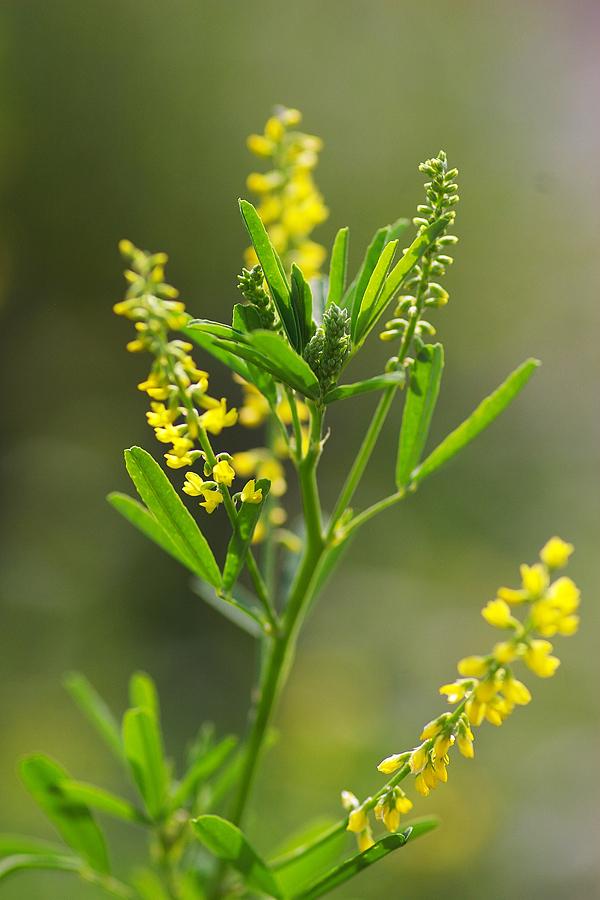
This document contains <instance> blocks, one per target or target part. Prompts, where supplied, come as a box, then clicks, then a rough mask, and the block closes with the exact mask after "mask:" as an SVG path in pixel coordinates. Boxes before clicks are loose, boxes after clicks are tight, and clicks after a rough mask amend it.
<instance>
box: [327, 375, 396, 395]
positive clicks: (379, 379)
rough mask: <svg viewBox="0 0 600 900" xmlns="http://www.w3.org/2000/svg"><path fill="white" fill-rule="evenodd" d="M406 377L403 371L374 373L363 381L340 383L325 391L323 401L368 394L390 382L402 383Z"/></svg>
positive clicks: (386, 385) (379, 389) (381, 388)
mask: <svg viewBox="0 0 600 900" xmlns="http://www.w3.org/2000/svg"><path fill="white" fill-rule="evenodd" d="M405 379H406V375H405V374H404V371H402V370H400V371H399V372H386V373H385V374H384V375H375V376H374V377H373V378H366V379H365V380H364V381H356V382H355V383H354V384H340V385H338V387H335V388H332V389H331V390H330V391H327V393H326V394H325V397H324V398H323V399H324V401H325V403H334V402H335V401H336V400H346V399H348V397H357V396H358V395H359V394H369V393H371V391H381V390H383V389H384V388H386V387H389V386H390V385H391V384H398V385H400V384H403V382H404V381H405Z"/></svg>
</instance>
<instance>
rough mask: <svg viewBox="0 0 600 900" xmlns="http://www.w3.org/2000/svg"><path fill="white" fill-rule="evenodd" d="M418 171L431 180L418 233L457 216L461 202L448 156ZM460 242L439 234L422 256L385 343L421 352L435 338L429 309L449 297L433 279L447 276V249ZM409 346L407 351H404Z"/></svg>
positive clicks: (449, 259)
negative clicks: (445, 217) (424, 315)
mask: <svg viewBox="0 0 600 900" xmlns="http://www.w3.org/2000/svg"><path fill="white" fill-rule="evenodd" d="M419 171H420V172H422V173H423V174H425V175H427V176H429V177H430V178H431V181H428V182H426V184H425V194H426V202H425V203H423V204H421V205H419V206H418V207H417V212H418V214H419V215H418V216H416V217H415V218H414V219H413V223H414V224H415V225H417V226H418V227H419V234H420V233H422V232H423V231H424V230H425V229H426V228H427V227H428V226H429V225H432V224H433V223H434V222H435V221H437V220H438V219H439V218H440V216H443V215H445V214H450V216H451V217H452V218H453V217H454V206H455V205H456V204H457V203H458V200H459V197H458V186H457V185H456V184H455V178H456V176H457V175H458V169H448V161H447V159H446V154H445V153H444V151H443V150H440V152H439V154H438V155H437V157H435V158H434V159H428V160H426V162H424V163H421V164H420V166H419ZM457 241H458V238H457V237H456V236H455V235H453V234H446V233H445V230H444V231H443V232H442V234H440V235H439V236H438V237H437V238H436V240H435V241H433V243H432V244H431V247H430V248H429V249H428V250H427V252H426V253H425V254H424V255H423V258H422V259H421V261H420V263H419V264H418V265H416V266H415V267H414V269H413V270H412V272H411V275H410V277H409V278H408V280H407V281H406V282H405V283H404V286H405V288H406V289H407V293H405V294H402V295H401V296H400V297H398V301H397V304H396V309H395V310H394V316H393V318H392V319H390V320H389V321H388V322H386V324H385V329H384V330H383V331H382V332H381V334H380V335H379V336H380V338H381V340H382V341H394V340H397V339H398V340H401V341H404V339H405V338H408V341H407V343H408V344H410V343H412V344H413V345H414V347H415V350H416V351H417V352H418V351H419V350H420V349H421V347H422V346H423V339H424V338H426V337H428V336H433V335H435V328H434V326H433V325H432V324H431V322H429V321H427V320H426V319H424V318H422V313H423V312H424V311H425V310H426V309H437V308H438V307H440V306H445V305H446V304H447V303H448V299H449V295H448V292H447V291H446V290H445V288H443V287H442V285H441V284H439V281H437V280H434V279H439V278H442V277H443V276H444V275H445V274H446V270H447V268H448V266H449V265H451V264H452V257H451V256H448V254H447V249H448V247H450V246H452V245H453V244H455V243H456V242H457ZM408 349H409V346H406V347H405V348H404V350H405V352H406V351H407V350H408Z"/></svg>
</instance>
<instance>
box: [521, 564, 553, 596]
mask: <svg viewBox="0 0 600 900" xmlns="http://www.w3.org/2000/svg"><path fill="white" fill-rule="evenodd" d="M521 579H522V581H523V590H524V591H527V593H528V594H529V596H530V597H532V598H534V599H535V598H536V597H541V595H542V594H543V593H544V591H545V590H546V588H547V587H548V581H549V578H548V570H547V568H546V566H542V565H541V564H540V563H535V565H533V566H528V565H526V564H525V563H523V565H522V566H521Z"/></svg>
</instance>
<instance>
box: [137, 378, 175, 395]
mask: <svg viewBox="0 0 600 900" xmlns="http://www.w3.org/2000/svg"><path fill="white" fill-rule="evenodd" d="M138 390H140V391H145V393H146V394H148V396H149V397H152V399H153V400H166V399H167V397H168V396H169V388H168V385H167V384H165V383H164V382H163V381H161V380H160V379H159V378H158V376H157V375H155V374H154V373H153V372H151V373H150V375H148V378H147V379H146V381H141V382H140V383H139V384H138Z"/></svg>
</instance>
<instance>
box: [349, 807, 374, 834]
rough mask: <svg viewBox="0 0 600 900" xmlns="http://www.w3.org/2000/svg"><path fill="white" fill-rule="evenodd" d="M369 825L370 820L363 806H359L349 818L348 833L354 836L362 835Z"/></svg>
mask: <svg viewBox="0 0 600 900" xmlns="http://www.w3.org/2000/svg"><path fill="white" fill-rule="evenodd" d="M368 824H369V818H368V816H367V814H366V812H365V811H364V809H363V808H362V806H359V807H358V808H357V809H353V810H352V812H351V813H350V815H349V816H348V826H347V831H351V832H352V833H353V834H360V832H361V831H364V830H365V828H366V827H367V826H368Z"/></svg>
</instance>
